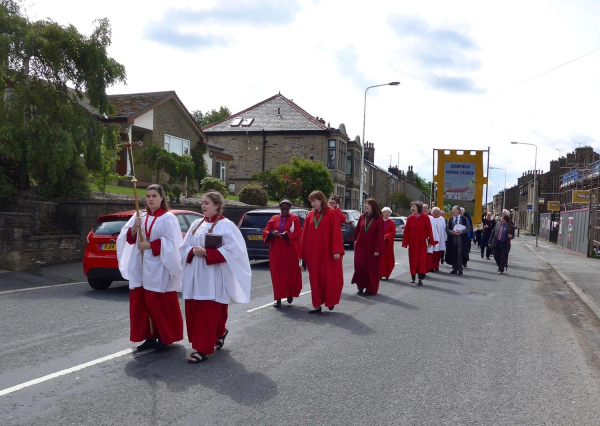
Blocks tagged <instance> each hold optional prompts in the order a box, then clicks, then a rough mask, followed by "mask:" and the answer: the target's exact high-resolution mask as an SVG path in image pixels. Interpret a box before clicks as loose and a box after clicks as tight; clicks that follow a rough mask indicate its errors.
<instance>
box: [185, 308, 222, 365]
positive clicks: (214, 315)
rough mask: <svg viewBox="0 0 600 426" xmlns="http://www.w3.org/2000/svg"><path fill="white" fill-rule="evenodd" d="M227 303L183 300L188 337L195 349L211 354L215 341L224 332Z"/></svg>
mask: <svg viewBox="0 0 600 426" xmlns="http://www.w3.org/2000/svg"><path fill="white" fill-rule="evenodd" d="M228 309H229V305H226V304H223V303H219V302H215V301H214V300H193V299H187V300H186V301H185V322H186V325H187V332H188V339H189V341H190V343H191V345H192V348H193V349H194V350H195V351H198V352H200V353H203V354H212V353H213V352H214V351H215V343H216V341H217V340H218V339H219V338H220V337H221V336H223V334H225V331H226V328H225V325H226V324H227V315H228Z"/></svg>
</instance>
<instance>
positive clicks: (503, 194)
mask: <svg viewBox="0 0 600 426" xmlns="http://www.w3.org/2000/svg"><path fill="white" fill-rule="evenodd" d="M490 169H493V170H504V191H502V211H504V207H505V205H506V203H505V202H506V169H503V168H502V167H490Z"/></svg>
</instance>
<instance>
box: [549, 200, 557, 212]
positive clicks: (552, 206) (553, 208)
mask: <svg viewBox="0 0 600 426" xmlns="http://www.w3.org/2000/svg"><path fill="white" fill-rule="evenodd" d="M548 210H550V211H551V212H558V211H560V201H548Z"/></svg>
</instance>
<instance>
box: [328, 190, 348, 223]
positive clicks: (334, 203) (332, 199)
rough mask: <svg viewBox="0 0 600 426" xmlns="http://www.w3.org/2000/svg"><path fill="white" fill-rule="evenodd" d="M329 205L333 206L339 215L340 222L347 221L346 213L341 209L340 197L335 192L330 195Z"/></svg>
mask: <svg viewBox="0 0 600 426" xmlns="http://www.w3.org/2000/svg"><path fill="white" fill-rule="evenodd" d="M329 207H331V208H332V209H333V211H334V213H335V214H336V215H337V216H338V218H339V220H340V223H346V213H344V212H343V211H342V209H340V197H338V196H337V195H335V194H334V195H332V196H331V197H329Z"/></svg>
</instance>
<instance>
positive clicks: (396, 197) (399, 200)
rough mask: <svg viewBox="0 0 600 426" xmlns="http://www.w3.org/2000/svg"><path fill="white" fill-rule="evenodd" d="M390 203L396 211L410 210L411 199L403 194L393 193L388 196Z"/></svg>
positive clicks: (399, 192)
mask: <svg viewBox="0 0 600 426" xmlns="http://www.w3.org/2000/svg"><path fill="white" fill-rule="evenodd" d="M390 201H391V202H392V204H393V205H394V206H395V207H396V209H404V210H406V209H410V203H412V201H413V200H412V198H410V196H409V195H408V194H406V193H405V192H401V191H398V192H394V193H393V194H392V195H391V196H390Z"/></svg>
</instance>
